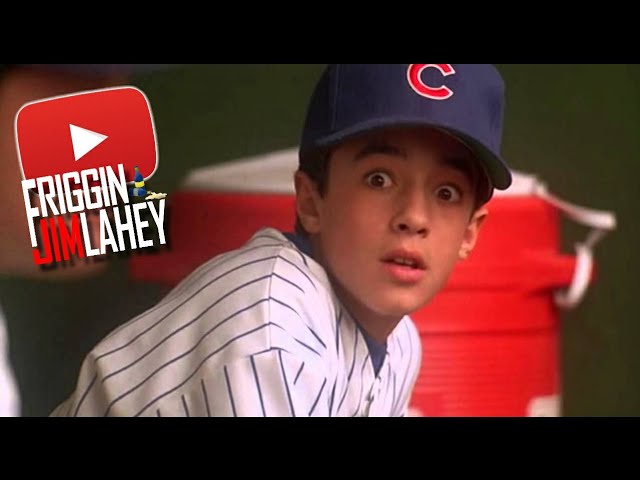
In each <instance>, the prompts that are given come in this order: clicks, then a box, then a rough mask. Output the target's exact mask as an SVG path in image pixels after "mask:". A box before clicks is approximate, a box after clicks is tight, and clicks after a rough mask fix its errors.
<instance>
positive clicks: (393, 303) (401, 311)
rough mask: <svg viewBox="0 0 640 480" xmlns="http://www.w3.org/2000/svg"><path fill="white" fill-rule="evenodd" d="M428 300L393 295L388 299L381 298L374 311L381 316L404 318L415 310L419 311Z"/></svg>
mask: <svg viewBox="0 0 640 480" xmlns="http://www.w3.org/2000/svg"><path fill="white" fill-rule="evenodd" d="M428 301H429V299H424V298H420V299H418V298H415V297H408V298H407V297H404V296H403V295H393V296H392V297H390V298H381V299H379V301H378V302H376V305H375V306H374V310H375V311H377V312H379V313H380V314H381V315H384V316H389V317H404V316H405V315H411V314H412V313H415V312H416V311H417V310H420V309H421V308H422V307H424V306H425V305H426V304H427V303H428Z"/></svg>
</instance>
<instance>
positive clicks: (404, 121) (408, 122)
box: [313, 118, 513, 190]
mask: <svg viewBox="0 0 640 480" xmlns="http://www.w3.org/2000/svg"><path fill="white" fill-rule="evenodd" d="M389 127H427V128H436V129H441V130H445V131H447V132H449V133H451V134H452V135H454V136H455V137H457V138H458V139H459V140H460V141H461V142H463V143H464V144H465V145H466V146H467V147H468V148H469V149H470V150H471V151H472V152H473V153H474V155H475V156H476V158H477V159H478V160H479V161H480V162H481V163H482V164H483V165H484V168H485V170H486V172H487V175H488V176H489V179H490V180H491V184H492V186H493V187H494V188H496V189H498V190H506V189H507V188H509V187H510V186H511V183H512V181H513V179H512V175H511V171H510V170H509V168H508V167H507V166H506V164H505V162H504V161H503V160H502V158H500V157H499V156H497V155H495V154H494V153H493V152H492V151H491V150H490V149H489V148H488V147H486V146H485V145H483V144H482V143H480V142H478V141H477V140H475V139H474V138H472V137H470V136H468V135H466V134H464V133H462V132H460V131H458V130H456V129H454V128H451V127H449V126H447V125H442V124H436V123H429V122H425V121H422V120H416V119H412V118H385V119H379V120H372V121H368V122H364V123H360V124H357V125H353V126H352V127H350V128H347V129H344V130H341V131H339V132H336V133H333V134H331V135H327V136H325V137H322V138H320V139H318V140H316V141H315V143H314V145H313V148H319V149H326V148H330V147H332V146H335V145H336V144H338V143H342V142H344V141H345V140H348V139H350V138H352V137H356V136H358V135H362V134H363V133H368V132H372V131H375V130H380V129H383V128H389Z"/></svg>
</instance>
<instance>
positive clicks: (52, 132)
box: [15, 87, 158, 183]
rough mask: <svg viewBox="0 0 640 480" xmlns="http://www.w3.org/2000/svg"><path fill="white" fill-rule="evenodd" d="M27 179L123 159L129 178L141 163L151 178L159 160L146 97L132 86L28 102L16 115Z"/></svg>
mask: <svg viewBox="0 0 640 480" xmlns="http://www.w3.org/2000/svg"><path fill="white" fill-rule="evenodd" d="M15 132H16V142H17V144H18V155H19V160H20V167H21V169H22V175H23V179H24V180H26V179H32V178H38V177H44V176H54V175H56V174H63V173H67V172H73V171H78V170H85V169H90V168H96V169H97V168H100V167H106V166H110V167H111V168H112V169H113V170H114V171H118V167H117V166H118V164H122V165H123V168H124V172H125V178H126V180H127V182H129V183H130V182H133V179H134V174H135V170H134V167H136V166H137V167H138V168H139V171H140V173H141V174H142V176H143V177H144V178H145V179H149V178H150V177H151V176H153V174H154V173H155V171H156V168H157V166H158V153H157V142H156V134H155V128H154V123H153V116H152V113H151V106H150V104H149V101H148V99H147V97H146V96H145V95H144V93H142V92H141V91H140V90H139V89H137V88H134V87H118V88H108V89H103V90H93V91H88V92H79V93H74V94H72V95H65V96H61V97H54V98H48V99H43V100H38V101H35V102H31V103H28V104H26V105H24V106H23V107H22V108H21V109H20V111H19V112H18V114H17V115H16V120H15Z"/></svg>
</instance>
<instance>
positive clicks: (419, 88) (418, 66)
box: [407, 63, 456, 100]
mask: <svg viewBox="0 0 640 480" xmlns="http://www.w3.org/2000/svg"><path fill="white" fill-rule="evenodd" d="M427 68H436V69H438V70H439V71H440V73H441V74H442V76H443V77H447V76H449V75H453V74H454V73H456V71H455V70H454V69H453V67H452V66H451V64H450V63H412V64H411V65H409V68H408V69H407V80H409V85H411V88H413V89H414V90H415V92H416V93H417V94H418V95H422V96H423V97H427V98H430V99H432V100H446V99H447V98H449V97H451V96H452V95H453V91H452V90H451V89H450V88H447V87H445V86H444V85H441V86H439V87H430V86H429V85H427V84H425V83H424V82H423V81H422V79H421V78H420V76H421V75H422V72H423V71H424V70H426V69H427Z"/></svg>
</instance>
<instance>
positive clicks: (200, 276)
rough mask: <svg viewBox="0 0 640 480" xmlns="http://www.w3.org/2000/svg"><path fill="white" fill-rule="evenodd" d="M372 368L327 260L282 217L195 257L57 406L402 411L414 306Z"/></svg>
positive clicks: (96, 412)
mask: <svg viewBox="0 0 640 480" xmlns="http://www.w3.org/2000/svg"><path fill="white" fill-rule="evenodd" d="M387 346H388V348H387V354H386V357H385V360H384V363H383V365H382V368H381V370H380V372H379V375H378V377H377V378H376V377H375V374H374V371H373V365H372V363H371V360H370V357H369V352H368V350H367V346H366V342H365V340H364V338H363V336H362V333H361V332H360V331H359V329H358V328H357V326H356V324H355V322H354V321H353V319H352V318H351V317H350V316H349V315H348V313H347V312H346V311H345V310H344V309H343V308H342V306H341V305H340V302H339V301H338V299H337V298H336V297H335V295H334V293H333V290H332V289H331V286H330V283H329V280H328V278H327V276H326V274H325V272H324V270H323V269H322V267H321V266H320V265H319V264H318V263H316V262H315V261H314V260H313V259H311V258H310V257H308V256H306V255H304V254H303V253H302V252H300V251H299V250H298V249H297V248H296V247H295V246H294V245H293V244H292V243H291V242H290V241H289V240H288V239H287V238H286V237H285V236H284V235H282V234H281V233H280V232H278V231H277V230H274V229H263V230H261V231H259V232H257V233H256V234H255V235H254V236H253V237H252V238H251V240H250V241H249V242H248V243H247V244H246V245H245V246H244V247H242V248H241V249H239V250H235V251H232V252H229V253H226V254H223V255H221V256H218V257H216V258H214V259H212V260H210V261H209V262H207V263H206V264H204V265H202V266H201V267H199V268H198V269H197V270H196V271H194V272H193V273H192V274H191V275H190V276H189V277H188V278H186V279H185V280H184V281H182V282H181V283H180V284H179V285H178V286H177V287H176V288H175V289H174V290H173V291H172V292H171V293H170V294H169V295H167V297H165V298H164V299H163V300H162V301H161V302H160V303H159V304H158V305H156V306H155V307H154V308H151V309H150V310H148V311H147V312H144V313H143V314H141V315H139V316H138V317H136V318H134V319H133V320H131V321H129V322H128V323H126V324H124V325H123V326H121V327H120V328H118V329H117V330H115V331H114V332H112V333H111V334H110V335H108V336H107V337H106V338H105V339H104V340H102V341H101V342H100V343H99V344H98V345H97V346H96V347H95V348H94V349H93V350H92V351H91V352H90V353H89V355H87V357H86V358H85V361H84V362H83V364H82V367H81V371H80V376H79V379H78V382H77V386H76V389H75V391H74V392H73V394H72V395H71V396H70V397H69V398H68V399H67V400H66V401H65V402H63V403H62V404H60V406H59V407H58V408H56V409H55V410H54V411H53V412H52V414H51V415H52V416H163V417H164V416H192V417H193V416H363V415H370V416H401V415H403V414H404V413H405V411H406V408H407V404H408V401H409V397H410V392H411V389H412V387H413V385H414V382H415V380H416V376H417V373H418V369H419V366H420V358H421V352H420V341H419V338H418V335H417V331H416V329H415V327H414V325H413V323H412V322H411V320H410V319H409V318H408V317H405V318H404V319H403V320H402V321H401V322H400V323H399V324H398V326H397V327H396V329H395V330H394V332H393V333H392V334H391V336H390V337H389V339H388V342H387Z"/></svg>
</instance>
